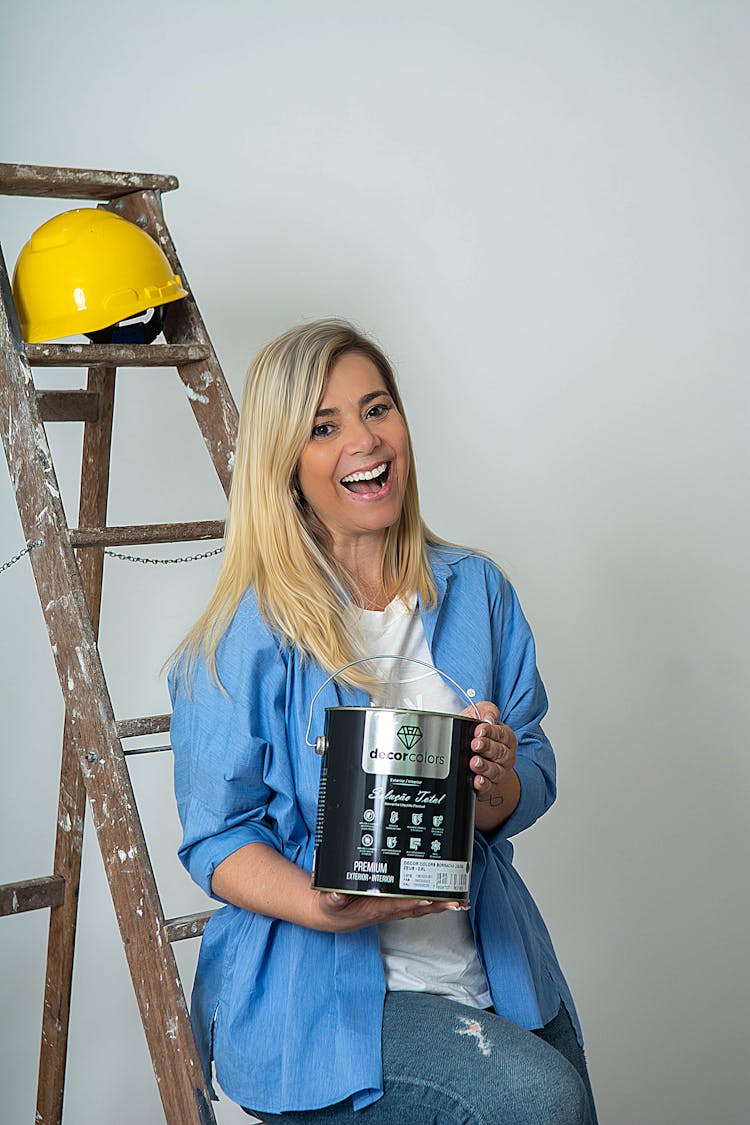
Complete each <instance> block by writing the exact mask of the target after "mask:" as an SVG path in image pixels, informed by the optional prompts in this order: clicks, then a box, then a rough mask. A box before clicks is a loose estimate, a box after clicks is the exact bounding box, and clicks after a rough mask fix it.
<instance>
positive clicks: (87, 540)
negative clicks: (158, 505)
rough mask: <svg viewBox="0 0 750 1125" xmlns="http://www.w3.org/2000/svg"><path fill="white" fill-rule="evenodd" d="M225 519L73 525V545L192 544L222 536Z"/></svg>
mask: <svg viewBox="0 0 750 1125" xmlns="http://www.w3.org/2000/svg"><path fill="white" fill-rule="evenodd" d="M223 538H224V521H223V520H203V521H202V522H199V523H154V524H136V525H134V526H130V527H92V528H85V527H84V528H81V527H73V528H71V529H70V542H71V543H72V545H73V546H74V547H124V546H132V545H134V544H140V545H143V544H146V543H191V542H197V541H198V540H200V539H223Z"/></svg>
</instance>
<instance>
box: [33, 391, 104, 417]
mask: <svg viewBox="0 0 750 1125" xmlns="http://www.w3.org/2000/svg"><path fill="white" fill-rule="evenodd" d="M36 404H37V407H38V409H39V417H40V418H41V419H42V421H43V422H95V421H96V420H97V418H98V417H99V395H98V394H94V393H92V392H91V391H37V392H36Z"/></svg>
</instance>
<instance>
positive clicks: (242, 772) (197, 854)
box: [169, 600, 286, 901]
mask: <svg viewBox="0 0 750 1125" xmlns="http://www.w3.org/2000/svg"><path fill="white" fill-rule="evenodd" d="M216 666H217V672H218V674H219V679H220V681H221V684H222V685H223V688H224V689H225V690H224V691H222V687H221V686H219V684H218V683H217V682H216V680H215V679H214V677H213V674H212V673H211V672H210V671H209V669H208V667H207V665H206V662H205V660H204V659H203V657H202V656H201V657H199V658H198V660H197V662H196V663H195V664H194V665H193V667H192V669H191V672H190V675H189V683H187V682H186V678H185V675H184V674H183V673H182V672H181V670H180V668H179V666H178V668H177V669H173V671H172V672H171V673H170V676H169V692H170V696H171V699H172V721H171V725H170V734H171V742H172V749H173V752H174V781H175V796H176V799H177V807H178V811H179V814H180V820H181V822H182V829H183V838H182V844H181V845H180V847H179V849H178V855H179V857H180V860H181V861H182V863H183V864H184V866H185V867H186V869H187V871H188V872H189V874H190V875H191V877H192V878H193V879H194V880H195V882H196V883H198V885H199V886H200V887H202V888H203V890H204V891H205V892H206V894H208V895H211V897H213V898H218V896H217V895H213V894H212V891H211V877H212V875H213V872H214V869H215V868H216V867H217V866H218V865H219V864H220V863H221V862H222V860H224V859H226V858H227V856H229V855H231V854H232V852H235V851H237V850H238V849H239V848H241V847H244V845H245V844H252V843H263V844H268V845H269V846H270V847H272V848H276V850H277V851H283V845H282V842H281V840H280V838H279V835H278V832H277V830H276V827H275V824H274V822H273V821H272V820H271V818H270V817H269V816H268V803H269V800H270V797H271V790H270V788H269V786H268V785H267V783H266V778H265V765H266V759H267V756H268V753H267V752H268V749H269V746H270V745H273V744H277V745H278V744H279V742H280V743H281V744H282V745H283V743H284V742H285V739H286V732H285V726H284V697H285V685H286V675H285V663H284V660H283V656H282V654H281V653H280V651H279V649H278V646H277V644H276V642H275V639H274V638H273V636H272V635H271V634H270V632H269V631H268V630H267V629H266V628H265V626H264V625H263V624H262V622H261V621H260V618H259V614H258V613H257V608H255V609H254V608H253V607H252V605H248V603H247V600H243V602H242V603H240V607H239V608H238V610H237V613H236V614H235V617H234V619H233V621H232V623H231V625H230V626H229V629H228V630H227V632H226V633H225V634H224V636H223V637H222V639H221V641H220V643H219V646H218V649H217V652H216ZM220 901H221V900H220Z"/></svg>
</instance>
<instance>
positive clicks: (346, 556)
mask: <svg viewBox="0 0 750 1125" xmlns="http://www.w3.org/2000/svg"><path fill="white" fill-rule="evenodd" d="M384 551H385V536H369V535H368V536H363V537H361V538H359V539H357V540H354V541H349V542H347V543H346V544H342V543H338V544H334V552H333V553H334V557H335V559H336V561H337V562H338V564H339V565H340V566H341V567H342V569H343V570H344V572H345V574H346V575H347V576H348V579H349V582H348V585H349V589H350V590H351V593H352V597H353V599H354V602H355V603H356V605H358V606H359V607H360V608H361V609H385V607H386V606H387V605H388V603H389V602H390V600H391V598H392V597H393V593H392V591H391V590H390V589H389V588H387V587H386V585H385V583H384V581H383V555H384Z"/></svg>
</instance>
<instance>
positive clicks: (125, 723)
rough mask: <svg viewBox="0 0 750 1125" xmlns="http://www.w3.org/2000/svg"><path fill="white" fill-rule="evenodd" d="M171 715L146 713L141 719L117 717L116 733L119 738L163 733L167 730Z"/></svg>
mask: <svg viewBox="0 0 750 1125" xmlns="http://www.w3.org/2000/svg"><path fill="white" fill-rule="evenodd" d="M171 717H172V716H171V715H147V716H146V717H145V718H142V719H119V720H118V723H117V733H118V734H119V736H120V738H138V737H139V736H142V735H146V734H164V733H165V732H166V731H168V730H169V720H170V719H171Z"/></svg>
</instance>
